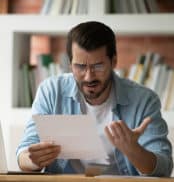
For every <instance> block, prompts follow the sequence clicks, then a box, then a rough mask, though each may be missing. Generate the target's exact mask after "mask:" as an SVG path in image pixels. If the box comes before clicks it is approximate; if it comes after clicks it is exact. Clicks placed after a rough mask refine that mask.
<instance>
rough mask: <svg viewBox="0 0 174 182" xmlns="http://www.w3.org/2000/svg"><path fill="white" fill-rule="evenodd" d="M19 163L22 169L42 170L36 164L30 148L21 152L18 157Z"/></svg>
mask: <svg viewBox="0 0 174 182" xmlns="http://www.w3.org/2000/svg"><path fill="white" fill-rule="evenodd" d="M18 165H19V167H20V169H21V170H22V171H37V170H38V171H39V170H41V169H40V168H39V167H38V166H37V165H35V164H34V163H33V162H32V161H31V159H30V157H29V152H28V150H25V151H23V152H21V154H20V155H19V159H18Z"/></svg>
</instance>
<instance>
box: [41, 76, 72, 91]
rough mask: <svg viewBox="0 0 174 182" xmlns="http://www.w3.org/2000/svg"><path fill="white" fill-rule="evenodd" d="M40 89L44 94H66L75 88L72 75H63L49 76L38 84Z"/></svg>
mask: <svg viewBox="0 0 174 182" xmlns="http://www.w3.org/2000/svg"><path fill="white" fill-rule="evenodd" d="M39 87H40V89H41V90H43V91H46V92H49V93H50V92H54V93H57V92H59V93H60V92H61V93H63V92H68V91H70V90H71V88H73V87H75V80H74V77H73V75H72V73H64V74H61V75H59V76H51V77H49V78H47V79H45V80H44V81H43V82H42V83H41V84H40V86H39Z"/></svg>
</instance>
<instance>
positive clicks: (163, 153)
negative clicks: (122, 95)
mask: <svg viewBox="0 0 174 182" xmlns="http://www.w3.org/2000/svg"><path fill="white" fill-rule="evenodd" d="M144 108H145V109H144V112H143V113H144V116H143V118H145V117H147V116H150V117H151V118H152V122H151V123H150V124H149V125H148V127H147V128H146V130H145V132H144V133H143V135H142V136H141V137H140V139H139V143H140V144H141V145H142V146H143V147H144V148H145V149H146V150H148V151H151V152H153V153H154V154H155V156H156V159H157V163H156V166H155V169H154V171H153V172H152V173H151V174H143V175H147V176H170V174H171V172H172V168H173V160H172V147H171V143H170V141H169V140H168V138H167V135H168V126H167V123H166V122H165V120H164V119H163V118H162V116H161V112H160V109H161V103H160V100H159V98H158V96H157V95H156V94H155V93H152V94H151V96H150V97H149V99H148V100H147V102H146V105H145V107H144ZM139 173H140V172H139ZM140 174H141V173H140Z"/></svg>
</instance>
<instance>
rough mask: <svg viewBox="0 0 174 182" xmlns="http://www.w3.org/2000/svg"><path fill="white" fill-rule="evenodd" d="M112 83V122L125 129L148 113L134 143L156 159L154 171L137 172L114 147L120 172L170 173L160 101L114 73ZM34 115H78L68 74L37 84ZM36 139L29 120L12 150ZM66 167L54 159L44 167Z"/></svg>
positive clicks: (64, 169)
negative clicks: (146, 123) (113, 98)
mask: <svg viewBox="0 0 174 182" xmlns="http://www.w3.org/2000/svg"><path fill="white" fill-rule="evenodd" d="M113 86H114V93H115V102H114V104H113V106H112V108H113V109H112V112H113V121H115V122H117V120H123V121H124V122H125V123H126V124H127V126H128V127H129V128H131V129H134V128H136V127H138V126H139V125H140V124H141V122H142V121H143V119H144V118H145V117H147V116H150V117H151V118H152V122H151V123H150V124H149V125H148V127H147V128H146V130H145V131H144V133H143V134H142V135H141V136H140V138H139V140H138V142H139V144H140V145H141V146H143V147H144V148H145V149H146V150H148V151H151V152H153V153H154V154H155V155H156V158H157V163H156V166H155V169H154V171H153V172H152V173H151V174H141V173H140V172H139V171H138V170H137V169H136V168H135V167H134V166H133V165H132V164H131V162H130V161H129V160H128V159H127V157H126V156H125V155H124V154H122V153H121V152H120V151H119V150H118V149H117V148H115V160H116V161H115V162H116V164H117V167H118V169H119V172H120V174H121V175H150V176H170V174H171V171H172V168H173V161H172V147H171V144H170V142H169V140H168V139H167V134H168V128H167V124H166V122H165V121H164V119H163V118H162V117H161V112H160V109H161V104H160V100H159V98H158V96H157V94H155V93H154V92H153V91H152V90H150V89H148V88H145V87H143V86H140V85H138V84H136V83H135V82H132V81H130V80H127V79H122V78H120V77H118V76H117V75H116V74H114V73H113ZM34 114H68V115H72V114H82V112H81V108H80V93H79V91H78V87H77V85H76V82H75V79H74V77H73V74H72V73H68V74H63V75H61V76H58V77H56V76H55V77H50V78H48V79H46V80H45V81H43V82H42V83H41V84H40V86H39V88H38V91H37V94H36V97H35V100H34V102H33V105H32V115H34ZM39 141H40V140H39V137H38V134H37V131H36V127H35V123H34V121H33V120H32V119H29V121H28V122H27V126H26V129H25V131H24V136H23V138H22V140H21V142H20V144H19V146H18V148H17V151H16V153H17V157H18V156H19V154H20V152H22V151H23V150H25V149H27V148H28V146H29V145H31V144H34V143H37V142H39ZM142 157H143V156H142ZM68 166H69V161H68V160H63V159H58V161H56V160H55V161H54V162H53V163H52V164H51V165H50V166H48V167H47V168H46V170H47V172H51V173H69V172H71V173H72V172H74V171H73V170H70V169H69V168H68Z"/></svg>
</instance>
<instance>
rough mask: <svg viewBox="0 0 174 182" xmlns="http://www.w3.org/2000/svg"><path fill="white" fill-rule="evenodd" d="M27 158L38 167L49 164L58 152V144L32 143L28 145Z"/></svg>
mask: <svg viewBox="0 0 174 182" xmlns="http://www.w3.org/2000/svg"><path fill="white" fill-rule="evenodd" d="M28 151H29V158H30V159H31V161H32V162H33V163H34V164H36V165H37V166H38V167H39V168H43V167H45V166H48V165H49V164H51V163H52V162H53V161H54V160H55V159H56V158H57V156H58V154H59V153H60V146H58V145H55V144H53V143H49V142H41V143H38V144H33V145H31V146H30V147H29V149H28Z"/></svg>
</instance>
